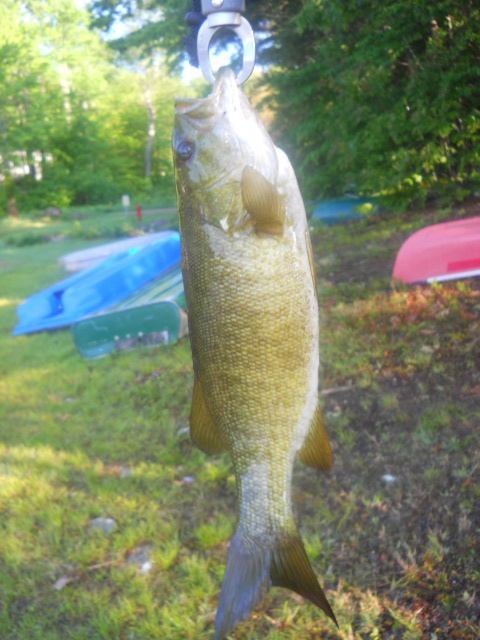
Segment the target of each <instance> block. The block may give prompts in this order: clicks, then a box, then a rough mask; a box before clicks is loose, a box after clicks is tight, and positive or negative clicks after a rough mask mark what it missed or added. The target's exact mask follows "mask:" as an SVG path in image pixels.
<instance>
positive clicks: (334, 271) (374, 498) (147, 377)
mask: <svg viewBox="0 0 480 640" xmlns="http://www.w3.org/2000/svg"><path fill="white" fill-rule="evenodd" d="M473 213H477V215H478V213H479V212H478V209H476V210H475V209H474V208H472V209H470V210H468V211H467V214H473ZM461 214H462V212H461V211H451V212H445V211H434V210H431V211H424V212H421V213H418V214H416V215H415V216H398V215H397V216H387V215H381V216H375V217H372V218H367V219H365V220H362V221H360V222H358V221H354V222H350V223H348V224H345V225H342V226H339V227H330V228H326V227H315V228H314V229H313V232H312V241H313V247H314V254H315V260H316V266H317V274H318V281H319V296H320V306H321V354H320V355H321V362H322V366H321V381H320V383H321V389H322V398H323V404H324V413H325V418H326V425H327V429H328V431H329V433H330V438H331V442H332V448H333V452H334V457H335V460H334V468H333V469H332V471H331V472H330V473H329V474H322V473H319V472H316V471H314V470H312V469H309V468H306V467H303V466H301V465H300V464H298V465H297V466H296V468H295V473H294V490H293V497H294V505H295V510H296V513H297V515H298V520H299V526H300V529H301V532H302V536H303V539H304V541H305V543H306V547H307V551H308V553H309V556H310V558H311V560H312V563H313V565H314V567H315V569H316V571H317V573H318V575H319V577H320V580H321V583H322V584H323V585H324V586H325V591H326V594H327V597H328V598H329V600H330V602H331V604H332V607H333V609H334V611H335V614H336V616H337V619H338V622H339V625H340V629H339V630H337V629H336V627H334V626H333V624H332V623H331V622H330V621H328V620H327V619H326V618H325V617H324V616H322V614H321V613H320V612H319V611H318V610H317V609H316V608H315V607H314V606H313V605H311V604H309V603H308V602H306V601H303V599H302V598H300V597H299V596H297V595H295V594H292V593H290V592H287V591H284V590H280V589H272V591H271V592H270V594H269V595H268V596H267V598H265V600H264V601H263V602H262V603H261V605H260V606H259V607H258V608H257V609H256V610H255V612H253V613H252V614H251V615H250V617H249V618H248V619H247V620H246V621H245V622H243V623H241V624H239V625H238V627H237V628H236V630H235V631H234V633H233V634H232V636H231V637H232V638H235V639H236V640H247V639H248V640H254V639H255V640H257V639H259V638H265V639H267V638H268V639H269V640H320V639H322V640H334V639H335V640H336V639H342V640H360V639H362V640H363V639H372V640H377V639H378V640H380V639H382V640H383V639H406V640H441V639H445V640H447V639H449V640H451V639H454V640H469V639H473V638H478V633H479V632H478V620H479V617H480V563H479V557H480V428H479V427H480V372H479V368H480V365H479V363H480V286H479V280H478V279H473V280H471V281H463V282H458V283H448V284H445V285H433V286H415V287H405V286H399V285H396V284H395V283H392V282H391V279H390V274H391V269H392V266H393V260H394V258H395V255H396V251H397V250H398V248H399V247H400V245H401V243H402V242H403V240H404V239H405V238H406V237H407V235H408V234H409V233H411V232H412V231H413V230H414V229H416V228H419V227H421V226H424V225H426V224H429V223H431V222H434V221H437V220H440V219H445V218H450V217H455V216H456V215H461ZM162 216H163V218H162ZM75 217H76V219H72V218H71V217H70V216H67V215H65V216H62V218H61V219H59V220H48V219H43V218H33V217H32V218H20V219H17V220H12V219H5V218H3V219H1V220H0V638H1V639H2V640H27V639H28V640H60V639H61V640H66V639H69V638H70V639H75V640H87V639H88V640H92V639H93V640H97V639H98V640H100V639H111V640H149V639H152V640H153V639H162V640H164V639H165V640H177V639H178V640H188V639H192V640H194V639H195V640H198V639H199V638H205V639H208V638H212V637H213V620H214V616H215V610H216V603H217V597H218V593H219V587H220V583H221V580H222V577H223V570H224V566H225V560H226V554H227V551H228V542H229V539H230V536H231V534H232V532H233V529H234V526H235V486H234V479H233V475H232V468H231V465H230V461H229V459H228V456H227V455H219V456H216V457H213V458H212V457H208V456H205V455H204V454H203V453H201V452H200V451H198V450H197V449H196V448H195V447H194V446H193V445H192V444H191V442H190V439H189V435H188V430H187V423H188V414H189V409H190V395H191V391H192V384H193V374H192V365H191V357H190V346H189V341H188V338H186V339H182V340H181V341H180V342H178V343H176V344H174V345H170V346H167V347H165V346H163V347H155V348H151V349H146V350H136V351H131V352H124V353H114V354H111V355H109V356H108V357H106V358H103V359H99V360H95V361H87V360H83V359H82V358H81V357H80V356H79V355H78V353H77V351H76V349H75V347H74V344H73V341H72V338H71V335H70V331H69V330H61V331H52V332H44V333H38V334H32V335H24V336H17V337H13V336H12V335H11V330H12V328H13V326H14V324H15V323H16V313H15V310H16V307H17V305H18V304H19V302H20V301H21V300H22V299H24V298H25V297H27V296H28V295H30V294H32V293H34V292H35V291H37V290H39V289H40V288H42V287H44V286H47V285H49V284H51V283H53V282H55V281H56V280H58V279H60V278H62V277H63V276H64V273H63V272H62V270H61V269H60V267H59V266H58V263H57V259H58V257H59V256H61V255H63V254H65V253H67V252H70V251H74V250H77V249H80V248H84V247H87V246H92V244H93V243H94V242H96V243H101V242H104V241H105V240H106V239H114V238H116V237H120V236H121V235H125V234H126V233H129V232H130V233H131V232H133V231H135V230H137V231H138V230H139V226H140V224H139V223H138V222H137V221H136V220H135V218H134V217H133V216H128V217H126V216H125V214H123V213H101V214H96V215H95V214H94V213H93V212H92V211H88V212H80V217H78V216H75ZM134 221H135V222H134ZM174 223H175V217H174V215H172V213H171V212H167V213H164V214H157V215H156V216H155V217H154V216H150V217H147V216H145V219H144V221H143V222H142V226H143V228H147V227H148V228H161V227H162V226H167V227H171V226H172V224H174Z"/></svg>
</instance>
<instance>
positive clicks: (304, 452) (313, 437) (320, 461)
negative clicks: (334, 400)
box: [298, 405, 332, 470]
mask: <svg viewBox="0 0 480 640" xmlns="http://www.w3.org/2000/svg"><path fill="white" fill-rule="evenodd" d="M298 457H299V458H300V460H301V461H302V462H303V463H304V464H307V465H308V466H309V467H314V468H315V469H323V470H327V469H330V467H331V466H332V451H331V449H330V442H329V441H328V436H327V432H326V431H325V424H324V422H323V415H322V410H321V409H320V407H319V406H318V405H317V408H316V409H315V413H314V414H313V418H312V422H311V424H310V430H309V432H308V434H307V437H306V438H305V441H304V443H303V445H302V447H301V448H300V451H299V452H298Z"/></svg>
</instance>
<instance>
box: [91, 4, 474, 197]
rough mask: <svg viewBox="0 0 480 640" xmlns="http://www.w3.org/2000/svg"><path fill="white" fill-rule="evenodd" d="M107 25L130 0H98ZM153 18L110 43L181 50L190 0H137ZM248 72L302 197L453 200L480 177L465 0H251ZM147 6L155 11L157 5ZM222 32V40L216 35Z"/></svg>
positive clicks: (130, 11) (174, 55) (126, 11)
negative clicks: (256, 69)
mask: <svg viewBox="0 0 480 640" xmlns="http://www.w3.org/2000/svg"><path fill="white" fill-rule="evenodd" d="M92 6H93V15H94V17H95V18H96V20H97V22H98V24H101V25H102V27H104V28H108V26H109V25H111V24H112V23H113V22H114V21H115V19H117V18H118V15H120V14H121V13H122V12H123V15H125V16H127V18H129V17H131V18H132V27H133V25H134V22H133V17H135V18H136V20H137V25H138V24H139V22H138V21H139V19H140V18H141V16H140V15H139V13H138V12H136V10H135V6H134V4H133V3H132V2H130V0H121V1H120V2H115V3H111V2H110V0H96V1H95V2H94V3H93V5H92ZM140 6H141V10H142V11H147V12H149V15H150V16H151V21H150V22H149V23H147V24H145V22H141V20H140V23H141V24H142V25H143V26H141V27H140V28H139V29H137V30H136V31H134V32H133V33H132V32H129V34H128V35H127V36H125V37H124V38H121V39H120V40H118V41H117V42H116V43H115V46H117V47H119V48H123V49H125V48H127V49H128V47H129V46H130V45H131V44H136V45H137V46H138V44H139V43H141V44H142V46H143V47H144V48H146V49H148V48H149V47H151V46H153V45H155V44H157V45H160V46H162V47H163V48H165V49H166V50H167V51H168V53H169V55H170V59H171V60H174V61H175V64H178V62H179V60H181V59H182V58H183V59H185V49H184V45H183V42H184V36H185V35H186V33H187V27H186V25H184V24H183V25H182V22H183V18H184V15H185V13H186V12H187V11H188V10H189V9H190V8H191V3H190V2H188V1H187V0H185V1H184V2H181V3H178V2H174V1H173V0H144V1H143V2H142V3H141V5H140ZM246 9H247V11H246V15H247V18H248V19H249V20H250V22H251V23H252V25H253V27H254V29H255V30H256V31H257V33H258V35H259V38H258V56H257V60H258V62H259V63H261V64H263V65H264V68H265V73H264V75H263V77H262V78H260V79H259V80H258V86H259V88H260V89H262V90H263V93H264V89H265V84H266V85H267V86H268V87H269V89H270V96H269V97H268V98H265V100H264V102H265V103H266V104H268V106H269V107H270V108H271V109H273V110H274V112H275V122H274V130H275V135H276V137H277V140H278V141H279V143H280V145H281V146H283V147H284V148H285V149H286V150H287V152H288V153H289V155H290V156H291V158H292V159H293V160H294V164H295V166H296V168H297V171H298V177H299V179H300V183H301V186H302V189H303V191H304V193H305V194H306V195H307V196H308V197H311V198H319V197H322V196H330V195H334V196H335V195H340V194H342V193H345V192H348V191H351V190H354V191H355V192H357V193H364V194H376V195H380V196H381V197H382V200H383V202H384V203H386V204H387V205H389V206H395V207H404V206H406V205H407V204H413V203H421V202H423V201H425V200H426V199H427V198H431V197H441V198H445V199H446V200H448V201H451V200H454V199H462V198H464V197H465V196H466V195H467V194H470V193H471V192H472V191H475V190H476V189H478V188H479V187H480V176H479V173H478V166H479V164H480V151H479V150H480V144H479V142H480V108H479V104H480V64H479V57H478V51H479V49H480V9H479V7H478V6H477V4H475V3H473V2H471V0H460V1H457V0H442V1H441V2H437V3H432V2H429V1H428V0H413V1H407V0H387V1H386V2H376V1H375V0H363V1H362V2H351V1H348V2H337V1H336V0H304V1H303V2H302V1H300V0H293V1H291V2H277V1H275V0H258V1H255V2H247V3H246ZM155 10H157V12H158V10H160V11H161V16H160V14H158V13H157V14H156V16H155ZM221 44H222V40H220V45H221Z"/></svg>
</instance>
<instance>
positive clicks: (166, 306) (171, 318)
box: [72, 265, 188, 358]
mask: <svg viewBox="0 0 480 640" xmlns="http://www.w3.org/2000/svg"><path fill="white" fill-rule="evenodd" d="M184 307H185V296H184V291H183V280H182V272H181V269H180V266H179V265H177V266H175V267H173V268H172V269H170V270H169V271H168V272H166V273H163V274H162V275H161V276H160V277H158V278H155V279H154V280H153V281H152V282H149V283H148V284H146V285H144V286H143V287H141V288H140V289H138V290H137V291H135V292H134V293H132V294H131V295H130V296H128V297H127V298H125V299H124V300H122V301H121V302H118V303H115V304H113V305H110V306H109V307H107V308H105V309H102V311H99V312H97V313H94V314H92V315H90V316H88V317H86V318H83V319H82V320H80V321H79V322H77V323H75V324H74V325H73V327H72V336H73V341H74V343H75V346H76V347H77V349H78V351H79V353H80V354H81V355H82V356H83V357H84V358H99V357H101V356H105V355H107V354H108V353H110V352H111V351H115V350H116V351H119V350H126V349H133V348H137V347H146V346H152V345H157V344H170V343H171V342H174V341H175V340H178V339H179V338H181V337H182V336H184V335H185V334H186V333H187V332H188V328H187V315H186V313H185V311H184Z"/></svg>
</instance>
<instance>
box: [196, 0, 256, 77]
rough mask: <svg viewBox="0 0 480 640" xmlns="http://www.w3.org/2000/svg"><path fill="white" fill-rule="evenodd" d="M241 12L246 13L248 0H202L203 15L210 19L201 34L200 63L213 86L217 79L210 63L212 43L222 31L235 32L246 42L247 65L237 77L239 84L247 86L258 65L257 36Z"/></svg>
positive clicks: (199, 45)
mask: <svg viewBox="0 0 480 640" xmlns="http://www.w3.org/2000/svg"><path fill="white" fill-rule="evenodd" d="M240 11H245V2H244V0H202V13H203V14H204V15H206V16H207V19H206V20H205V21H204V22H203V24H202V25H201V27H200V29H199V31H198V38H197V52H198V62H199V64H200V69H201V70H202V73H203V75H204V76H205V78H206V79H207V80H208V81H209V82H211V83H212V84H213V83H214V82H215V76H214V75H213V70H212V65H211V63H210V52H209V49H210V42H211V40H212V38H213V36H214V35H215V33H216V32H217V31H220V29H225V28H227V29H232V30H234V31H235V33H236V34H237V35H238V37H239V38H240V41H241V43H242V47H243V65H242V70H241V71H240V73H239V74H238V76H237V83H238V84H243V83H244V82H245V80H247V79H248V78H249V77H250V75H251V73H252V71H253V68H254V66H255V36H254V34H253V29H252V27H251V25H250V23H249V22H248V20H246V19H245V18H244V17H243V16H242V15H241V13H240Z"/></svg>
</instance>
